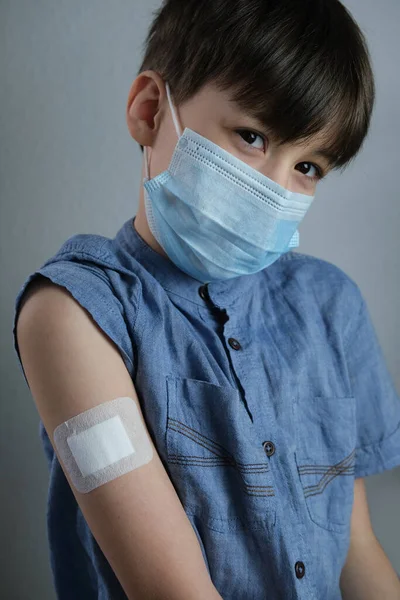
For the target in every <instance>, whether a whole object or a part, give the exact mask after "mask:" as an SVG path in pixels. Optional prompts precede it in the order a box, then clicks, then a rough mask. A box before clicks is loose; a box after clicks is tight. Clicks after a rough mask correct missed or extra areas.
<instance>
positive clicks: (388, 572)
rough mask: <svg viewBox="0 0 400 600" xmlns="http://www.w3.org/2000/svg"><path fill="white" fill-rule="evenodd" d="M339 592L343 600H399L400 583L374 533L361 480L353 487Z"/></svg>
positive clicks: (362, 480) (356, 481)
mask: <svg viewBox="0 0 400 600" xmlns="http://www.w3.org/2000/svg"><path fill="white" fill-rule="evenodd" d="M340 589H341V592H342V597H343V600H377V598H379V600H400V579H399V577H398V575H397V574H396V571H395V570H394V569H393V567H392V565H391V563H390V561H389V559H388V557H387V556H386V554H385V552H384V550H383V548H382V546H381V545H380V543H379V541H378V539H377V538H376V536H375V534H374V531H373V529H372V524H371V521H370V516H369V509H368V502H367V495H366V490H365V482H364V479H363V478H361V477H360V478H357V479H356V480H355V484H354V504H353V511H352V516H351V536H350V549H349V552H348V555H347V559H346V563H345V565H344V567H343V569H342V574H341V577H340Z"/></svg>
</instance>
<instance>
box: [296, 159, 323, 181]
mask: <svg viewBox="0 0 400 600" xmlns="http://www.w3.org/2000/svg"><path fill="white" fill-rule="evenodd" d="M296 169H297V170H298V171H300V172H301V173H303V175H306V176H307V177H309V178H310V179H321V178H322V174H321V171H320V169H319V168H318V167H316V166H315V165H313V164H312V163H309V162H302V163H299V164H298V165H296Z"/></svg>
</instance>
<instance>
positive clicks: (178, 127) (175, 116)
mask: <svg viewBox="0 0 400 600" xmlns="http://www.w3.org/2000/svg"><path fill="white" fill-rule="evenodd" d="M165 89H166V90H167V98H168V104H169V107H170V109H171V114H172V120H173V122H174V126H175V131H176V133H177V135H178V138H180V137H181V135H182V133H181V131H180V130H181V127H180V126H179V122H178V117H177V115H176V111H175V107H174V104H173V102H172V98H171V90H170V87H169V83H168V81H166V82H165ZM143 151H144V165H145V170H146V176H145V177H144V179H143V182H145V181H148V180H149V179H150V171H149V163H148V153H147V146H144V147H143Z"/></svg>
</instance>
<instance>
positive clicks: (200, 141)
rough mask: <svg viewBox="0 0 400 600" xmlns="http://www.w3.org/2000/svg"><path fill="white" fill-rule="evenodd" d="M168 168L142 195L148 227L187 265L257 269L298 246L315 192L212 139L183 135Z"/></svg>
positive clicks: (189, 269) (232, 272)
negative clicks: (297, 188)
mask: <svg viewBox="0 0 400 600" xmlns="http://www.w3.org/2000/svg"><path fill="white" fill-rule="evenodd" d="M166 90H167V96H168V102H169V105H170V108H171V113H172V117H173V120H174V125H175V129H176V133H177V135H178V142H177V144H176V147H175V150H174V153H173V155H172V159H171V162H170V164H169V167H168V169H167V170H166V171H163V172H162V173H160V174H159V175H157V176H156V177H154V178H152V179H150V178H149V165H148V157H147V148H146V147H144V159H145V168H146V176H145V178H144V179H143V187H144V200H145V210H146V216H147V221H148V224H149V228H150V231H151V232H152V234H153V236H154V237H155V238H156V240H157V242H158V243H159V244H160V246H161V247H162V248H163V249H164V251H165V253H166V254H167V255H168V257H169V258H170V259H171V260H172V262H174V263H175V265H176V266H177V267H179V268H180V269H181V270H182V271H184V272H185V273H187V274H188V275H190V276H191V277H194V278H195V279H197V280H198V281H201V282H202V283H207V282H213V281H219V280H226V279H231V278H233V277H238V276H240V275H250V274H252V273H257V272H258V271H261V270H262V269H265V268H266V267H268V266H270V265H271V264H272V263H274V262H275V261H276V260H278V258H279V257H280V256H281V255H282V254H283V253H285V252H287V251H289V250H290V249H291V248H294V247H297V246H298V245H299V232H298V230H297V227H298V225H299V223H300V222H301V221H302V219H303V218H304V216H305V214H306V212H307V210H308V209H309V208H310V206H311V203H312V201H313V200H314V196H308V195H305V194H299V193H295V192H291V191H289V190H287V189H286V188H284V187H282V186H281V185H279V184H278V183H276V182H275V181H273V180H271V179H269V178H268V177H266V176H265V175H263V174H261V173H260V172H259V171H257V170H256V169H254V168H253V167H250V166H249V165H248V164H247V163H245V162H243V161H242V160H240V159H238V158H236V157H235V156H233V155H232V154H231V153H230V152H227V151H226V150H224V149H223V148H221V147H220V146H218V145H217V144H214V143H213V142H211V141H210V140H209V139H207V138H205V137H203V136H201V135H200V134H198V133H196V132H195V131H193V130H191V129H189V128H187V127H186V128H185V130H184V131H183V133H182V134H181V132H180V128H179V124H178V119H177V117H176V113H175V107H174V106H173V103H172V100H171V93H170V88H169V85H168V83H166Z"/></svg>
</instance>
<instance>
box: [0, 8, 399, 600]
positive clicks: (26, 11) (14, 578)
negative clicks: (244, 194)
mask: <svg viewBox="0 0 400 600" xmlns="http://www.w3.org/2000/svg"><path fill="white" fill-rule="evenodd" d="M158 5H159V2H155V1H154V0H152V1H149V0H141V1H139V0H131V1H128V0H114V1H113V2H109V1H106V0H96V1H94V0H85V2H80V1H78V0H58V1H57V2H52V1H50V0H35V1H34V2H32V1H31V0H0V134H1V145H0V199H1V206H0V244H1V249H0V250H1V253H0V261H1V263H0V266H1V275H2V285H1V325H0V327H1V329H0V333H1V335H0V344H1V359H2V360H1V365H0V366H1V415H0V417H1V420H0V443H1V459H2V468H1V478H2V479H1V481H2V485H1V497H0V501H1V513H0V514H1V531H2V538H1V539H2V543H1V552H2V553H3V556H2V557H1V561H0V565H1V571H2V572H1V578H0V581H1V583H0V586H1V587H0V595H1V596H2V597H4V598H7V600H14V599H18V600H19V599H26V598H33V599H36V598H40V599H41V600H47V599H54V598H55V593H54V591H53V588H52V579H51V572H50V567H49V556H48V548H47V537H46V499H47V483H48V472H47V465H46V462H45V456H44V453H43V450H42V446H41V442H40V439H39V436H38V425H39V416H38V413H37V410H36V407H35V405H34V403H33V400H32V397H31V395H30V392H29V389H28V388H27V386H26V384H25V381H24V379H23V376H22V373H21V371H20V368H19V366H18V364H17V358H16V355H15V353H14V348H13V340H12V321H13V316H14V302H15V297H16V295H17V292H18V291H19V289H20V287H21V285H22V283H23V282H24V280H25V279H26V278H27V276H28V275H29V274H30V273H31V272H33V271H34V270H36V269H38V268H40V266H41V265H42V264H43V263H44V262H45V260H47V258H49V257H50V256H52V255H53V254H54V253H55V252H56V251H57V250H58V249H59V247H60V246H61V244H62V243H63V242H64V241H65V240H66V239H67V238H68V237H70V236H72V235H74V234H76V233H99V234H102V235H107V236H109V237H113V236H114V235H115V233H116V231H117V230H118V229H119V227H120V226H121V225H122V223H123V222H124V221H125V220H126V219H128V218H129V217H132V216H133V215H134V214H136V211H137V206H138V193H139V185H140V166H141V159H142V155H141V152H140V149H139V146H138V145H137V144H136V143H135V142H134V141H133V140H132V139H131V138H130V136H129V133H128V130H127V127H126V124H125V106H126V101H127V95H128V91H129V88H130V86H131V83H132V81H133V79H134V78H135V74H136V70H137V68H138V67H139V64H140V59H141V44H142V42H143V40H144V37H145V34H146V31H147V28H148V25H149V22H150V19H151V11H152V10H153V9H155V8H157V7H158ZM346 5H347V6H348V7H349V8H350V10H351V11H352V12H353V14H354V16H355V17H356V19H357V20H358V22H359V24H360V25H361V27H362V29H363V31H364V32H365V33H366V36H367V39H368V42H369V46H370V50H371V54H372V59H373V63H374V68H375V75H376V82H377V104H376V110H375V113H374V117H373V122H372V128H371V132H370V135H369V137H368V140H367V142H366V145H365V147H364V149H363V151H362V153H361V154H360V156H359V157H358V158H357V160H356V162H355V163H354V164H353V165H352V166H351V167H350V168H349V169H348V170H347V171H346V172H345V173H344V174H342V175H340V176H339V175H338V174H336V175H332V176H328V179H327V181H326V182H324V183H323V184H321V187H320V189H319V192H318V194H317V198H316V200H315V201H314V204H313V206H312V208H311V209H310V211H309V213H308V214H307V216H306V217H305V219H304V221H303V223H302V225H301V227H300V235H301V242H300V247H299V248H298V251H300V252H305V253H308V254H313V255H315V256H318V257H321V258H324V259H326V260H329V261H331V262H333V263H334V264H336V265H338V266H339V267H340V268H342V269H343V270H344V271H345V272H346V273H347V274H348V275H349V276H350V277H352V278H353V279H354V280H355V281H356V282H357V283H358V285H359V286H360V288H361V290H362V293H363V295H364V297H365V299H366V301H367V304H368V306H369V309H370V311H371V314H372V318H373V321H374V325H375V327H376V331H377V334H378V337H379V340H380V342H381V345H382V348H383V351H384V354H385V357H386V359H387V364H388V368H389V370H390V371H391V373H392V374H393V376H394V379H395V382H396V386H397V389H398V390H399V389H400V369H399V355H400V342H399V339H400V336H399V333H400V316H399V315H400V311H399V310H398V307H399V305H400V285H399V272H400V269H399V267H400V260H399V256H400V242H399V226H400V199H399V194H398V189H399V188H398V171H399V149H398V148H399V146H398V140H399V138H400V123H399V116H398V115H399V112H398V111H399V106H400V98H399V92H400V77H399V58H400V42H399V35H398V25H399V23H400V3H399V0H384V2H376V0H347V2H346ZM367 492H368V499H369V503H370V508H371V518H372V522H373V526H374V530H375V533H376V535H377V537H378V539H379V540H380V542H381V544H382V546H383V548H384V549H385V551H386V553H387V555H388V557H389V559H390V560H391V562H392V564H393V566H394V567H395V569H396V570H397V572H398V573H400V543H399V540H400V520H399V514H398V504H399V497H400V469H398V468H397V469H393V470H392V471H388V472H385V473H384V474H379V475H374V476H371V477H369V478H367ZM396 508H397V510H396Z"/></svg>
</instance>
